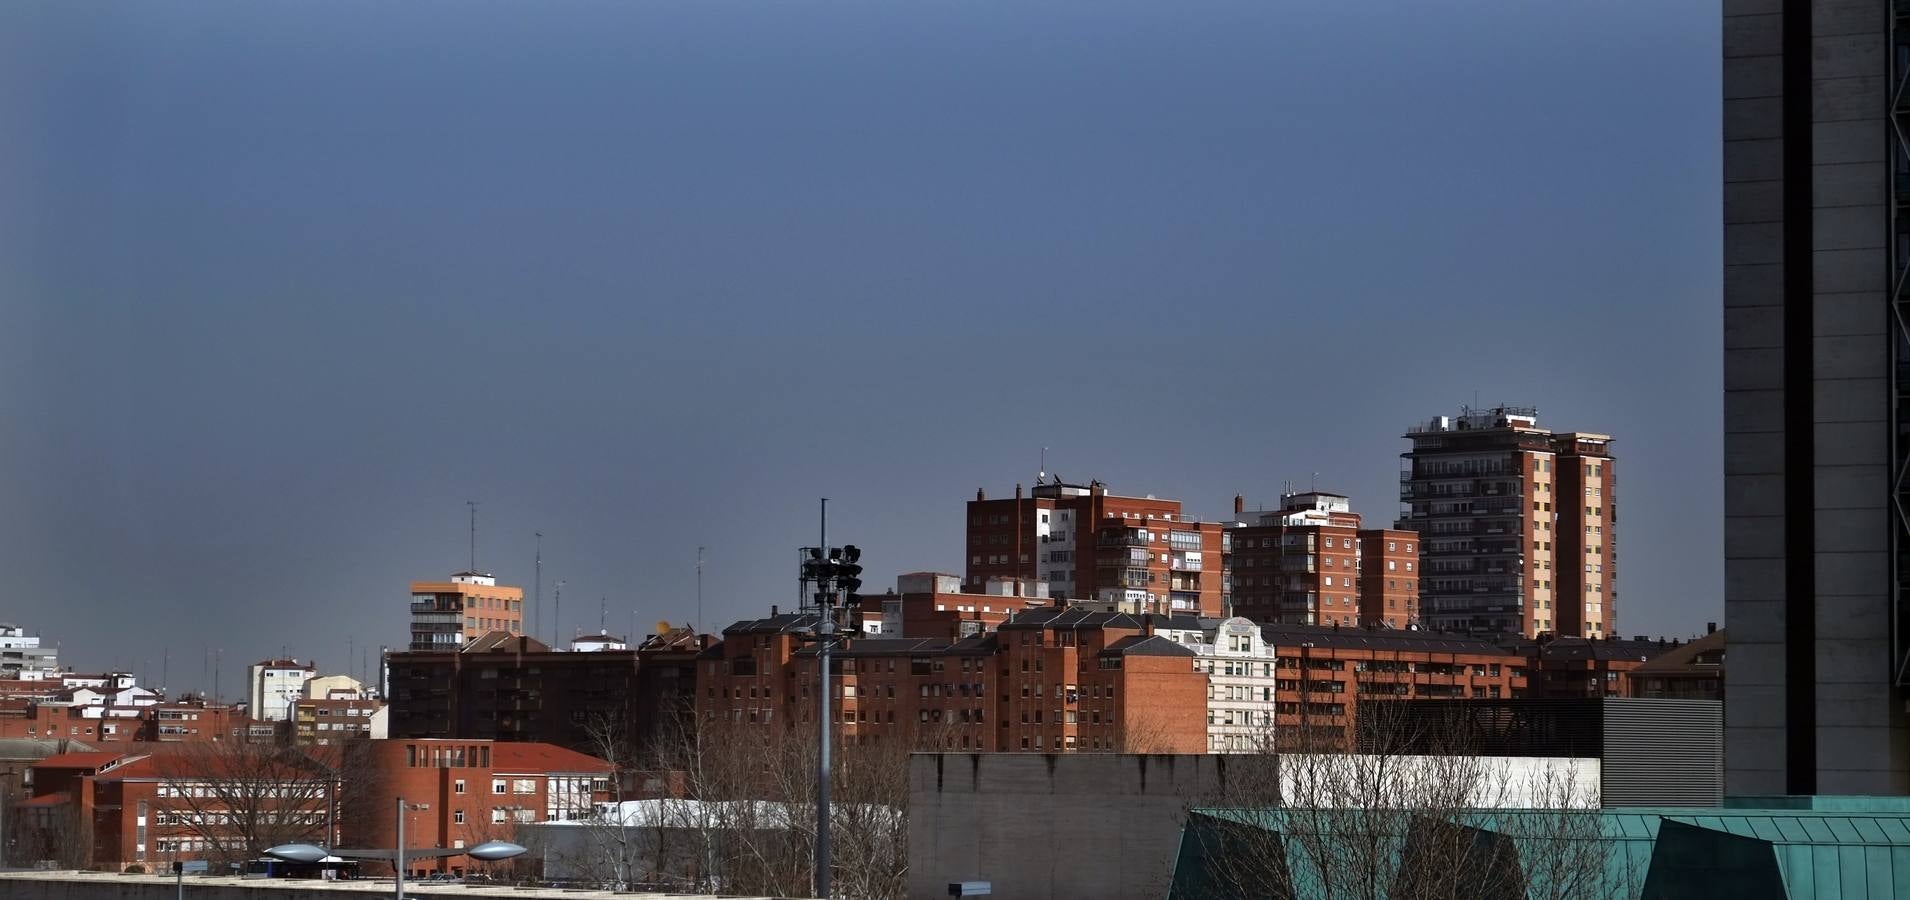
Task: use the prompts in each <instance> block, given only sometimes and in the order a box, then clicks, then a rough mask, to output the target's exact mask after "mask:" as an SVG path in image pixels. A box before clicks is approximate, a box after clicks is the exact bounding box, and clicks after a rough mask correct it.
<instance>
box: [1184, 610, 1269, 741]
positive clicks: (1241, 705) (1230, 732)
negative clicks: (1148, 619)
mask: <svg viewBox="0 0 1910 900" xmlns="http://www.w3.org/2000/svg"><path fill="white" fill-rule="evenodd" d="M1182 621H1185V622H1188V623H1199V624H1200V626H1201V627H1199V628H1160V629H1156V631H1155V633H1156V634H1158V635H1160V636H1161V637H1165V638H1167V639H1168V640H1171V641H1174V642H1176V643H1178V644H1181V645H1182V646H1185V647H1187V648H1188V649H1189V650H1192V651H1194V653H1195V654H1196V656H1197V659H1198V662H1197V664H1198V665H1199V666H1200V667H1201V669H1202V671H1205V672H1206V673H1207V749H1208V751H1209V752H1212V753H1250V752H1255V751H1259V750H1263V749H1269V748H1271V747H1272V746H1273V721H1274V720H1273V713H1274V705H1275V704H1274V687H1275V674H1274V673H1275V671H1276V670H1277V668H1278V667H1277V666H1275V665H1274V648H1273V645H1272V644H1269V643H1267V642H1266V639H1265V638H1263V637H1261V634H1260V626H1259V625H1256V624H1254V623H1253V622H1252V621H1250V620H1248V619H1243V618H1241V617H1239V616H1235V617H1233V618H1231V619H1221V620H1218V621H1216V620H1212V619H1207V620H1198V619H1183V618H1177V619H1176V620H1174V622H1175V624H1179V623H1180V622H1182Z"/></svg>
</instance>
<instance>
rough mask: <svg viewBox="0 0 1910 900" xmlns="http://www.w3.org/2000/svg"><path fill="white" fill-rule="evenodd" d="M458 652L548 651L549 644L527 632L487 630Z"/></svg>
mask: <svg viewBox="0 0 1910 900" xmlns="http://www.w3.org/2000/svg"><path fill="white" fill-rule="evenodd" d="M458 652H460V653H549V652H550V646H549V645H548V644H544V643H542V642H540V641H538V640H537V639H536V638H534V637H531V636H530V635H528V634H512V633H510V632H508V631H487V632H485V633H483V634H481V635H478V636H477V637H474V638H472V639H471V642H470V643H468V644H465V645H464V646H463V647H462V648H459V651H458Z"/></svg>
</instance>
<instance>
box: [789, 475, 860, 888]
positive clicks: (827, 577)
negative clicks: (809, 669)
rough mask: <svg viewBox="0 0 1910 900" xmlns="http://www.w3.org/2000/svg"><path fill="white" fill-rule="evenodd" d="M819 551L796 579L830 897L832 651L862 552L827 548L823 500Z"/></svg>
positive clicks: (822, 863)
mask: <svg viewBox="0 0 1910 900" xmlns="http://www.w3.org/2000/svg"><path fill="white" fill-rule="evenodd" d="M821 538H822V539H821V541H820V542H819V543H818V545H817V546H814V547H804V548H802V575H801V578H800V579H799V580H800V582H801V584H802V588H803V598H804V602H805V603H811V602H813V603H814V606H815V615H816V630H815V634H814V636H813V638H812V639H813V640H814V641H815V642H816V686H817V693H818V694H820V695H821V696H820V697H819V700H820V704H819V705H820V708H821V715H820V716H818V719H819V721H818V722H817V723H816V740H817V750H816V756H817V771H816V896H818V897H828V896H830V885H829V880H830V879H829V876H830V872H829V867H830V860H829V851H830V847H829V762H830V760H829V755H830V754H829V750H830V739H829V719H830V702H829V697H830V683H829V676H830V670H829V664H830V657H831V651H832V650H833V649H834V648H835V644H836V642H837V641H839V640H841V639H842V637H841V630H842V629H841V628H840V626H839V624H838V623H837V622H836V616H837V615H838V613H839V611H840V607H839V601H840V600H842V599H843V598H846V597H850V596H854V595H855V593H856V591H857V590H860V589H861V587H862V577H861V576H862V566H861V565H860V564H859V562H858V561H859V560H861V559H862V551H861V550H859V549H857V548H856V546H855V545H854V544H847V545H844V546H842V547H831V546H829V498H827V497H824V498H823V500H822V534H821Z"/></svg>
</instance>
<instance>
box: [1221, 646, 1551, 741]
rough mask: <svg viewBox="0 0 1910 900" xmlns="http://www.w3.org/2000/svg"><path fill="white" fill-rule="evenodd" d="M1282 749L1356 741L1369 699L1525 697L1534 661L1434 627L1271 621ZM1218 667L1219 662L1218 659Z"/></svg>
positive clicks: (1375, 700)
mask: <svg viewBox="0 0 1910 900" xmlns="http://www.w3.org/2000/svg"><path fill="white" fill-rule="evenodd" d="M1261 637H1262V639H1263V640H1264V641H1265V642H1266V643H1267V644H1269V645H1270V646H1271V647H1272V648H1273V651H1274V655H1275V657H1276V658H1275V663H1274V678H1275V686H1274V697H1275V699H1276V701H1277V702H1278V707H1277V708H1276V710H1275V730H1276V734H1277V736H1278V740H1279V741H1280V742H1281V745H1282V746H1285V747H1290V748H1297V747H1308V746H1311V747H1342V746H1349V745H1348V744H1347V743H1345V742H1346V741H1350V740H1351V738H1352V734H1353V731H1352V729H1353V725H1354V722H1355V719H1356V717H1357V716H1358V714H1359V706H1360V704H1362V703H1369V702H1383V701H1388V700H1394V699H1447V700H1450V699H1460V698H1474V697H1477V698H1509V697H1521V696H1525V692H1526V691H1527V687H1528V673H1527V669H1528V666H1529V664H1528V662H1527V660H1526V659H1525V658H1523V657H1520V656H1518V655H1516V654H1514V653H1511V652H1509V651H1507V650H1506V649H1505V648H1503V647H1500V646H1497V645H1495V644H1493V643H1492V642H1490V641H1486V640H1481V639H1477V638H1472V637H1467V636H1463V635H1454V634H1439V633H1435V632H1428V631H1398V630H1393V629H1386V628H1374V627H1367V628H1333V627H1325V626H1318V625H1311V626H1309V625H1268V626H1265V627H1264V628H1262V629H1261ZM1210 664H1211V662H1210Z"/></svg>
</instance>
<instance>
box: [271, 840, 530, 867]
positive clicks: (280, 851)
mask: <svg viewBox="0 0 1910 900" xmlns="http://www.w3.org/2000/svg"><path fill="white" fill-rule="evenodd" d="M518 852H519V853H522V852H524V850H523V848H521V847H520V848H518ZM265 855H266V856H270V857H272V858H273V859H282V860H285V861H286V862H298V863H315V862H318V861H319V860H322V859H324V858H325V857H327V856H330V855H331V854H330V853H328V852H326V850H325V848H323V847H319V846H315V845H312V844H280V845H278V846H277V847H267V848H266V850H265Z"/></svg>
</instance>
